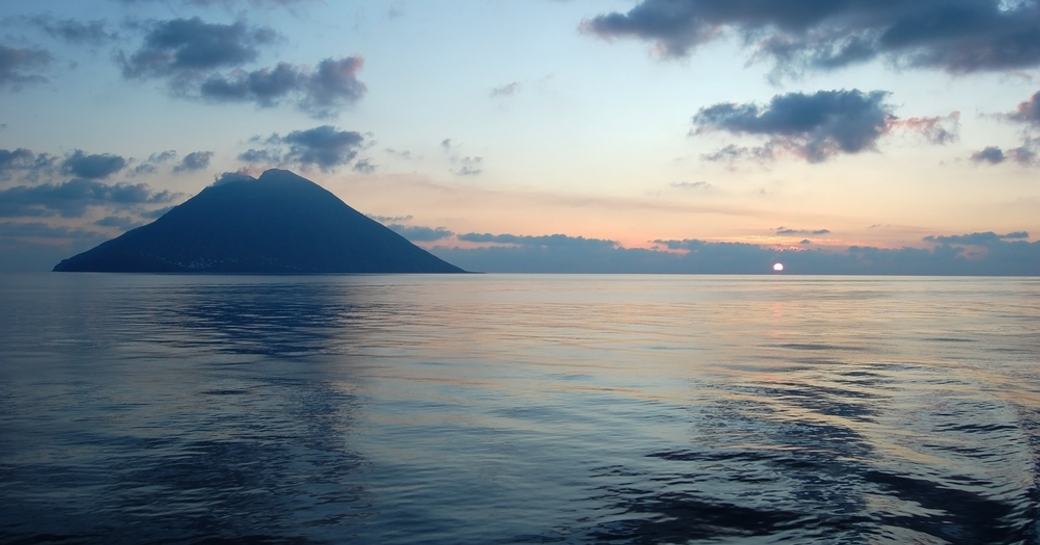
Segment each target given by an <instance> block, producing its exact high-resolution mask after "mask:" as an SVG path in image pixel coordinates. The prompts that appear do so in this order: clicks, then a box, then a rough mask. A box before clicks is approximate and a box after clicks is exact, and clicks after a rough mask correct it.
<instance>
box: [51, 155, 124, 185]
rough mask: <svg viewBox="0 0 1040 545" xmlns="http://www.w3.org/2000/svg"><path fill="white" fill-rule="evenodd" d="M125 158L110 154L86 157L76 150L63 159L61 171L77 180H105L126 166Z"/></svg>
mask: <svg viewBox="0 0 1040 545" xmlns="http://www.w3.org/2000/svg"><path fill="white" fill-rule="evenodd" d="M126 164H127V161H126V159H125V158H123V157H121V156H119V155H114V154H111V153H99V154H91V155H88V154H86V153H84V152H83V150H76V151H74V152H72V154H71V155H68V156H67V157H65V160H64V161H63V162H62V163H61V169H62V171H63V172H65V173H66V174H71V175H73V176H76V177H79V178H92V179H98V178H107V177H109V176H111V175H113V174H115V173H116V172H119V171H120V170H123V168H124V167H125V166H126Z"/></svg>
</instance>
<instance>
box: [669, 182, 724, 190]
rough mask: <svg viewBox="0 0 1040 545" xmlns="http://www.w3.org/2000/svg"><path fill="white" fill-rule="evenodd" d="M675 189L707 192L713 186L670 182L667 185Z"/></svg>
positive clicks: (703, 183)
mask: <svg viewBox="0 0 1040 545" xmlns="http://www.w3.org/2000/svg"><path fill="white" fill-rule="evenodd" d="M668 185H669V186H671V187H674V188H676V189H690V190H701V191H704V190H708V189H711V188H712V187H713V186H712V185H711V184H709V183H708V182H672V183H670V184H668Z"/></svg>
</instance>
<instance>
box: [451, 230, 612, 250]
mask: <svg viewBox="0 0 1040 545" xmlns="http://www.w3.org/2000/svg"><path fill="white" fill-rule="evenodd" d="M458 239H459V240H463V241H466V242H489V243H494V244H505V245H509V246H524V247H530V248H601V249H613V248H615V247H617V246H618V243H617V242H615V241H613V240H604V239H598V238H585V237H572V236H567V235H564V234H554V235H540V236H528V235H510V234H499V235H493V234H491V233H464V234H461V235H459V236H458Z"/></svg>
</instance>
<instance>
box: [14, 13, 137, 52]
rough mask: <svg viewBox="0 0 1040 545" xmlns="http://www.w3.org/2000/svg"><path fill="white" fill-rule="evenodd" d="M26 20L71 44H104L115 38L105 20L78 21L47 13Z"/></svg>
mask: <svg viewBox="0 0 1040 545" xmlns="http://www.w3.org/2000/svg"><path fill="white" fill-rule="evenodd" d="M28 22H29V23H30V24H32V25H34V26H36V27H37V28H39V29H41V30H43V31H44V32H46V33H47V34H48V35H50V36H51V37H52V38H56V39H59V40H62V41H65V42H68V43H70V44H73V45H93V46H98V45H104V44H106V43H108V42H110V41H112V40H115V39H116V37H117V36H116V33H115V32H111V31H109V30H108V27H107V25H106V24H105V21H102V20H95V21H78V20H76V19H58V18H55V17H51V16H48V15H37V16H34V17H30V18H29V19H28Z"/></svg>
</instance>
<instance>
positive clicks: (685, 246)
mask: <svg viewBox="0 0 1040 545" xmlns="http://www.w3.org/2000/svg"><path fill="white" fill-rule="evenodd" d="M982 235H985V234H982ZM457 238H458V239H459V240H464V241H469V242H480V243H483V244H485V245H486V246H482V247H478V248H461V247H449V246H438V247H435V248H433V249H432V251H433V253H434V254H436V255H437V256H439V257H441V258H444V259H448V260H450V261H451V262H452V263H455V264H457V265H459V266H460V267H463V268H465V269H466V270H472V271H486V272H532V273H534V272H559V273H686V274H698V273H700V274H715V273H718V274H741V273H769V272H770V271H771V270H772V264H773V263H775V262H777V261H782V262H783V263H784V265H785V268H786V270H787V271H789V272H790V273H794V274H929V275H933V274H934V275H949V274H968V275H979V274H990V275H1035V274H1038V273H1040V242H1029V241H1028V239H1027V238H1026V234H1025V233H1009V234H1008V235H996V236H994V237H989V236H979V234H972V235H958V236H952V237H950V236H948V237H932V238H931V240H929V241H928V243H929V246H930V247H929V248H898V249H884V248H872V247H862V246H853V247H850V248H848V249H845V250H834V249H827V248H816V247H811V244H804V241H803V244H801V245H800V247H798V248H795V249H790V248H784V249H779V248H774V247H768V246H758V245H755V244H746V243H734V242H711V241H704V240H697V239H684V240H658V241H655V243H656V244H657V245H658V246H659V247H660V249H654V248H649V249H643V248H625V247H622V246H621V245H619V244H618V243H617V242H616V241H611V240H601V239H585V238H582V237H570V236H566V235H548V236H544V237H539V236H523V235H508V234H498V235H492V234H476V233H469V234H462V235H458V236H457ZM806 240H808V239H806ZM966 240H970V241H971V242H972V244H971V245H970V247H968V245H967V243H966V242H965V241H966ZM975 243H978V244H975Z"/></svg>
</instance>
